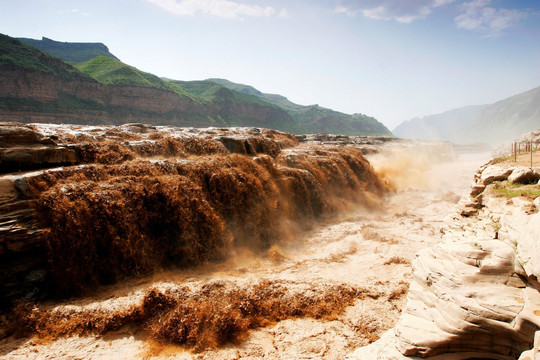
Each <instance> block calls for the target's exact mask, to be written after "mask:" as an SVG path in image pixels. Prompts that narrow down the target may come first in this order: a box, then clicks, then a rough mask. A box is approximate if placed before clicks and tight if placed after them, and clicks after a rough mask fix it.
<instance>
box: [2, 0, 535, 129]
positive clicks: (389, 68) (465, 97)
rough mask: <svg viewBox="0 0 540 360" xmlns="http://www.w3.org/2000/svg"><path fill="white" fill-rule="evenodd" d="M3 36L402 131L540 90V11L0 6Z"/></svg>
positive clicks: (372, 0)
mask: <svg viewBox="0 0 540 360" xmlns="http://www.w3.org/2000/svg"><path fill="white" fill-rule="evenodd" d="M0 9H1V10H0V32H1V33H4V34H7V35H10V36H13V37H30V38H36V39H40V38H41V37H42V36H45V37H48V38H52V39H54V40H58V41H71V42H103V43H104V44H106V45H107V46H108V47H109V49H110V51H111V52H112V53H113V54H115V55H116V56H117V57H119V58H120V59H121V60H122V61H123V62H125V63H127V64H130V65H133V66H135V67H137V68H139V69H141V70H144V71H148V72H151V73H154V74H156V75H159V76H164V77H168V78H173V79H179V80H199V79H206V78H210V77H221V78H226V79H229V80H231V81H234V82H240V83H245V84H249V85H252V86H254V87H256V88H257V89H259V90H261V91H263V92H269V93H278V94H281V95H284V96H287V97H288V98H289V99H290V100H291V101H294V102H296V103H299V104H303V105H309V104H315V103H317V104H319V105H321V106H325V107H329V108H333V109H335V110H338V111H342V112H345V113H355V112H360V113H364V114H367V115H370V116H374V117H376V118H377V119H378V120H380V121H381V122H383V123H384V124H385V125H386V126H388V128H390V129H393V128H394V127H395V126H397V125H398V124H399V123H401V122H402V121H404V120H408V119H410V118H412V117H414V116H424V115H429V114H433V113H439V112H443V111H446V110H450V109H452V108H455V107H460V106H466V105H473V104H484V103H492V102H495V101H497V100H501V99H503V98H505V97H508V96H510V95H514V94H517V93H519V92H523V91H526V90H529V89H532V88H534V87H537V86H540V1H539V0H317V1H314V0H311V1H308V0H289V1H285V0H276V1H273V0H114V1H112V0H108V1H103V0H92V1H77V0H25V1H21V0H0Z"/></svg>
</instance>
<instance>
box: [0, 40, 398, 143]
mask: <svg viewBox="0 0 540 360" xmlns="http://www.w3.org/2000/svg"><path fill="white" fill-rule="evenodd" d="M44 39H46V38H44ZM14 41H18V40H15V39H13V38H10V37H8V36H6V35H3V36H2V37H1V38H0V42H1V44H0V45H2V47H5V46H4V45H3V44H4V43H11V44H12V47H11V48H10V49H8V50H6V51H4V53H2V52H1V50H0V71H2V72H4V73H5V74H6V79H10V80H11V81H12V82H15V83H16V82H17V81H18V80H17V79H16V78H17V77H20V78H25V79H26V78H32V79H27V81H23V82H22V83H21V82H19V84H18V85H16V84H13V83H5V84H2V85H1V86H2V87H3V88H4V89H3V90H2V89H0V114H2V115H3V116H4V117H5V118H10V119H14V120H19V121H20V118H21V116H22V118H23V119H28V121H53V122H60V121H61V122H65V120H66V118H69V117H71V116H73V115H74V114H76V118H75V119H73V120H72V121H77V122H78V123H84V121H90V123H93V124H96V123H99V121H103V122H104V123H111V124H118V123H126V122H148V121H150V122H151V123H154V124H156V123H162V124H164V125H166V124H169V125H175V126H196V127H205V126H222V127H223V126H255V127H268V128H272V129H276V130H282V131H287V132H291V133H294V134H303V133H314V132H325V133H333V134H342V135H364V136H365V135H373V136H392V133H391V132H390V131H389V130H388V129H387V128H386V127H385V126H384V125H383V124H382V123H380V122H378V121H377V120H376V119H374V118H372V117H369V116H367V115H362V114H355V115H347V114H343V113H339V112H336V111H333V110H331V109H324V108H320V107H318V106H315V107H314V106H307V107H305V106H302V105H297V104H294V103H292V102H290V101H288V99H287V98H286V97H284V96H282V95H277V94H263V93H262V92H260V91H258V90H257V89H255V88H254V87H252V86H249V85H241V84H235V83H233V82H230V81H228V80H224V79H219V80H220V81H219V82H221V83H225V82H226V85H228V86H224V85H222V84H219V83H218V82H215V81H211V80H206V81H181V80H170V79H164V78H159V77H157V76H156V75H153V74H150V73H146V72H143V71H141V70H139V69H137V68H135V67H133V66H130V65H127V64H124V63H122V62H121V61H120V60H118V59H117V58H116V57H114V55H112V54H111V55H112V56H106V55H98V56H94V57H92V58H91V59H89V60H86V61H82V62H70V63H65V62H63V61H61V60H60V59H59V58H55V57H53V56H50V55H46V54H45V53H43V52H37V51H39V50H37V49H35V48H33V47H31V46H30V45H27V44H26V43H23V42H20V41H18V43H15V42H14ZM48 42H50V43H52V44H53V45H55V46H59V45H58V44H62V46H64V45H65V46H64V47H67V48H69V46H67V45H69V44H73V43H60V42H55V41H54V40H51V39H46V41H45V43H48ZM41 44H43V42H42V43H41ZM66 44H67V45H66ZM74 44H75V45H77V46H78V47H79V48H80V47H83V48H85V46H86V45H88V44H86V43H74ZM83 45H85V46H83ZM90 45H92V46H94V45H96V44H90ZM98 45H99V46H98V47H99V48H101V49H102V50H103V49H106V50H107V52H108V48H106V46H105V45H103V44H101V45H103V46H101V45H100V44H99V43H98ZM18 48H24V49H26V50H27V51H26V53H25V54H23V55H21V56H20V57H19V60H18V63H16V64H11V65H13V66H11V67H9V66H8V65H9V64H7V63H8V62H9V58H10V57H11V55H12V54H11V53H12V52H15V53H16V52H17V51H18V50H19V49H18ZM29 49H35V50H32V51H30V50H29ZM40 54H43V55H40ZM60 55H61V56H64V59H72V58H70V57H69V56H67V55H66V54H65V53H61V54H60ZM68 55H69V54H68ZM43 56H46V58H47V59H56V60H54V61H56V62H57V67H58V68H59V69H65V71H64V72H63V74H64V75H65V76H64V77H65V79H64V80H65V81H64V80H63V81H60V79H56V78H55V74H56V72H57V71H56V70H55V69H56V68H54V69H53V68H51V69H48V70H47V69H45V68H43V69H42V68H40V66H41V65H42V64H41V62H40V60H39V59H40V57H43ZM6 59H7V60H6ZM29 60H32V61H33V62H35V63H36V64H37V65H35V66H34V68H28V67H25V66H22V65H24V63H25V62H28V61H29ZM32 61H30V62H32ZM4 65H5V66H4ZM45 70H47V71H45ZM7 72H11V73H10V74H9V76H8V74H7ZM44 73H48V74H49V75H50V76H52V77H53V78H50V76H49V77H48V78H47V79H44V78H43V77H44V76H45V74H44ZM32 82H34V83H32ZM35 82H37V83H38V84H39V83H43V84H45V83H47V84H48V86H42V87H40V86H37V85H36V84H35ZM76 82H79V84H75V83H76ZM240 85H241V86H240ZM24 86H26V89H23V87H24ZM8 89H11V90H10V91H8ZM98 89H99V90H98ZM25 91H26V93H25ZM31 94H34V95H35V96H33V95H31ZM36 96H37V97H36ZM150 97H153V99H152V98H150ZM162 102H163V103H162ZM145 105H146V106H147V107H145ZM100 119H101V120H100Z"/></svg>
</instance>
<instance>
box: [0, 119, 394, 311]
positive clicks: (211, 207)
mask: <svg viewBox="0 0 540 360" xmlns="http://www.w3.org/2000/svg"><path fill="white" fill-rule="evenodd" d="M0 161H1V163H2V173H3V175H1V176H0V239H3V240H0V264H2V265H0V267H1V269H0V271H1V272H2V279H3V280H2V284H0V287H1V290H2V291H1V294H2V299H1V305H2V307H3V308H5V307H7V306H9V305H10V303H11V301H12V300H14V299H17V298H21V297H29V298H32V297H37V298H39V297H43V296H51V295H56V296H67V295H71V294H78V293H81V292H82V291H84V290H87V289H90V288H92V287H95V286H97V285H100V284H109V283H114V282H117V281H119V280H122V279H124V278H126V277H131V276H139V275H144V274H148V273H151V272H153V271H156V270H159V269H163V268H171V267H187V266H193V265H197V264H201V263H204V262H207V261H220V260H223V259H225V258H226V257H227V256H228V255H229V251H230V250H231V249H232V248H233V247H238V246H242V247H248V248H250V249H252V250H254V251H264V250H266V249H268V248H269V247H270V246H271V245H272V244H274V243H276V242H279V241H286V240H287V239H289V238H291V237H292V236H293V235H294V233H295V232H296V231H298V230H299V229H302V228H303V227H305V226H309V224H310V223H312V222H313V221H315V220H317V219H319V218H321V217H324V216H328V215H332V214H334V213H335V212H337V211H342V210H345V209H347V208H349V207H351V206H357V205H358V204H360V205H364V206H375V205H376V203H377V199H378V198H380V197H381V195H382V194H383V193H384V192H385V191H386V189H387V188H386V185H385V184H384V183H383V182H382V181H381V180H380V179H379V178H378V177H377V175H376V174H375V173H374V172H373V169H372V167H371V166H370V164H369V163H368V162H367V161H366V160H365V159H364V158H363V156H362V154H361V151H360V150H357V149H352V148H346V147H317V146H307V145H300V144H299V143H298V142H297V140H296V138H295V137H294V136H292V135H289V134H286V133H282V132H278V131H273V130H266V129H256V128H232V129H216V128H209V129H183V128H173V127H152V126H147V125H141V124H131V125H122V126H96V127H90V126H73V125H71V126H68V125H45V124H34V125H22V124H17V123H1V124H0Z"/></svg>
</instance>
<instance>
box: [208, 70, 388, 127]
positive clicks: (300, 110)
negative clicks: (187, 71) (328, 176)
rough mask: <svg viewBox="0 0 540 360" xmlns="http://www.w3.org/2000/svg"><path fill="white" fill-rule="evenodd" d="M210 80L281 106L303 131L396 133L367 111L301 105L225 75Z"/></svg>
mask: <svg viewBox="0 0 540 360" xmlns="http://www.w3.org/2000/svg"><path fill="white" fill-rule="evenodd" d="M208 81H212V82H215V83H217V84H220V85H223V86H226V87H228V88H229V89H232V90H235V91H239V92H242V93H246V94H251V95H255V96H258V97H259V98H261V99H263V100H265V101H268V102H270V103H272V104H274V105H276V106H279V107H281V108H282V109H284V110H285V111H287V113H288V114H289V115H290V116H291V117H292V118H293V120H294V121H295V123H296V125H297V127H298V129H299V130H298V131H299V132H301V133H331V134H344V135H379V136H392V133H391V132H390V131H389V130H388V129H387V128H386V127H385V126H384V125H383V124H381V123H380V122H378V121H377V120H376V119H375V118H372V117H369V116H366V115H362V114H354V115H348V114H344V113H341V112H338V111H334V110H331V109H327V108H323V107H321V106H318V105H311V106H302V105H298V104H295V103H293V102H291V101H289V100H288V99H287V98H286V97H284V96H281V95H276V94H265V93H262V92H260V91H259V90H257V89H255V88H254V87H252V86H249V85H244V84H237V83H234V82H232V81H229V80H225V79H209V80H208Z"/></svg>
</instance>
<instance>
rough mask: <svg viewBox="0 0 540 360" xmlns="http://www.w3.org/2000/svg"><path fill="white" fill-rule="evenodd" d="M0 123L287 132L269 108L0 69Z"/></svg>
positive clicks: (287, 125)
mask: <svg viewBox="0 0 540 360" xmlns="http://www.w3.org/2000/svg"><path fill="white" fill-rule="evenodd" d="M2 78H3V81H2V83H1V84H0V99H1V101H0V119H2V121H18V122H21V121H22V122H26V123H29V122H49V123H57V124H60V123H66V122H67V123H75V124H104V123H105V124H123V123H130V122H144V123H151V124H167V125H174V126H196V127H204V126H208V125H209V124H215V125H217V126H231V125H243V126H255V125H257V126H259V127H267V128H275V129H280V130H285V131H287V130H291V129H293V128H294V124H293V121H292V119H291V118H290V116H289V115H288V114H287V113H286V112H285V111H284V110H282V109H279V108H277V107H275V106H270V105H268V106H263V105H260V104H251V103H235V102H227V101H223V102H212V103H209V104H201V103H199V102H196V101H194V100H192V99H191V98H189V97H187V96H180V95H178V94H177V93H175V92H173V91H165V90H160V89H156V88H149V87H140V86H111V85H102V84H100V83H98V82H97V81H95V80H93V79H91V78H87V77H83V76H78V77H74V76H72V77H63V76H58V75H56V74H53V73H43V72H31V71H27V70H20V69H2Z"/></svg>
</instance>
